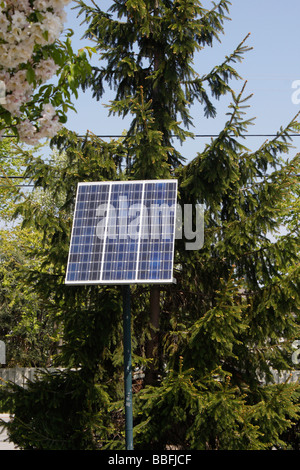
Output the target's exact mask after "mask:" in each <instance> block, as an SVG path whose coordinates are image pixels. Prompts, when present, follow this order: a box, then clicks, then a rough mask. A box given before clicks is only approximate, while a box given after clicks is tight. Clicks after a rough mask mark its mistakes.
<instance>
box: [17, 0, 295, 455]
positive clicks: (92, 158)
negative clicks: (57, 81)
mask: <svg viewBox="0 0 300 470" xmlns="http://www.w3.org/2000/svg"><path fill="white" fill-rule="evenodd" d="M77 3H78V6H79V14H81V15H86V16H85V22H86V24H87V30H86V35H87V37H90V38H92V39H93V40H94V42H95V48H96V50H97V51H98V53H99V56H100V59H101V60H102V62H101V66H99V67H94V68H93V73H92V75H91V76H90V77H89V79H88V80H86V81H85V82H84V83H83V88H84V89H88V88H90V89H91V90H92V92H93V94H94V97H95V99H100V98H101V97H102V96H103V93H104V91H105V89H106V85H107V86H111V87H112V88H114V89H115V91H116V95H115V99H114V101H113V102H112V103H111V104H110V111H111V113H117V114H118V115H119V116H120V117H124V116H126V115H128V114H129V113H131V114H132V117H133V118H132V122H131V126H130V128H129V129H128V132H127V133H126V134H124V137H123V138H122V139H120V140H117V141H114V140H112V141H111V142H109V143H106V142H103V141H100V140H99V139H97V138H96V137H95V136H91V135H87V136H86V138H85V139H83V140H82V139H80V138H79V137H78V136H76V135H75V134H74V133H70V132H67V131H64V132H62V133H61V134H60V135H59V136H58V137H57V138H56V139H54V140H53V145H56V146H57V147H58V148H59V149H60V150H62V151H64V152H65V155H66V162H65V165H64V167H63V168H59V170H58V169H57V168H55V167H51V166H46V165H45V164H44V163H43V162H42V161H37V160H35V159H32V160H30V161H29V164H28V167H27V175H28V176H30V177H31V178H33V180H35V181H36V184H37V185H40V186H42V187H45V188H47V189H48V190H50V191H52V194H53V195H56V196H59V197H58V199H56V208H57V210H54V211H53V212H52V213H51V220H49V218H48V220H47V219H46V217H45V218H44V219H43V218H41V217H40V215H41V211H40V210H39V211H37V212H36V213H34V211H33V210H32V208H31V207H30V205H29V203H28V201H27V202H25V203H24V204H22V205H21V206H20V208H19V214H21V215H22V216H23V217H24V220H25V221H26V222H27V223H33V224H37V223H39V225H40V228H41V229H43V230H44V232H45V235H46V242H47V245H45V247H46V248H45V250H46V251H47V255H46V251H45V253H44V254H43V255H45V262H46V264H45V266H46V267H47V269H45V271H44V272H43V273H42V276H41V273H37V274H36V278H35V279H36V282H37V283H38V282H39V283H40V284H42V286H43V295H45V297H47V296H49V295H50V293H51V292H52V294H54V295H55V298H56V299H57V305H59V309H58V310H59V315H60V318H63V324H64V338H65V344H64V347H63V351H62V355H60V357H59V358H58V359H59V361H60V363H61V364H62V363H63V364H64V365H66V366H68V367H77V368H79V369H78V371H76V372H74V371H69V375H68V374H67V373H65V374H66V375H65V376H63V377H62V376H60V375H59V376H58V378H57V380H56V381H54V382H53V385H52V386H53V394H52V395H51V393H49V390H50V387H49V380H50V379H49V378H48V377H46V379H45V384H46V385H45V389H46V390H47V393H46V394H45V395H44V397H46V399H44V401H43V402H42V403H41V401H40V400H41V398H39V397H40V396H41V394H40V387H43V383H37V384H36V385H34V384H32V385H31V387H32V389H31V392H32V397H33V398H32V400H33V401H34V402H35V400H37V401H38V403H39V407H36V408H35V413H36V414H35V417H34V420H33V422H34V424H35V425H37V424H39V423H40V414H39V411H38V410H39V409H41V406H42V407H45V406H49V407H50V404H51V406H52V408H51V411H52V413H55V410H57V409H58V410H61V409H63V407H64V405H65V402H64V398H63V397H64V395H63V393H62V398H61V403H60V405H59V406H58V404H57V393H56V391H57V390H58V389H59V390H65V391H66V393H68V396H71V397H72V399H73V401H72V400H70V403H69V405H70V408H69V409H68V411H69V413H70V416H71V412H72V406H73V407H74V408H73V409H75V410H76V416H77V417H78V419H77V421H76V419H73V418H74V414H73V415H72V419H71V418H70V424H71V425H72V426H74V424H75V423H76V426H77V428H76V430H81V434H80V432H79V431H78V433H77V434H76V435H75V433H73V434H72V429H71V428H68V429H67V435H68V436H70V437H69V442H68V446H72V445H77V446H79V447H80V446H85V448H87V447H88V448H92V447H98V448H99V447H100V448H112V447H114V448H118V449H121V448H122V447H123V446H124V443H123V437H124V436H123V435H122V432H123V421H122V418H121V415H120V409H121V408H122V404H121V403H122V381H121V371H122V369H121V364H122V342H121V338H122V331H121V330H122V323H121V303H120V291H119V290H118V288H100V287H76V288H75V287H74V288H72V289H70V288H68V287H66V286H64V285H63V279H64V276H63V275H64V270H65V265H66V259H67V251H68V240H69V236H70V227H71V217H72V210H73V207H74V197H75V192H76V183H77V182H78V181H93V180H94V179H95V176H97V179H99V178H100V179H103V180H105V179H108V180H110V179H111V180H117V179H150V178H155V179H156V178H157V179H158V178H168V177H170V178H174V177H176V178H177V179H178V180H179V194H178V199H179V202H180V204H181V205H182V206H183V205H184V204H192V205H193V207H195V206H196V204H199V203H200V204H203V205H204V207H205V212H204V214H205V220H204V229H205V232H204V233H205V240H204V245H203V247H202V248H201V249H200V250H186V249H185V248H186V246H185V241H186V240H184V239H182V240H178V241H177V244H176V252H175V273H174V274H175V277H176V281H177V283H176V285H174V286H170V287H168V286H167V287H162V288H161V289H160V292H159V296H158V295H157V294H158V293H157V291H154V290H153V289H151V288H149V287H147V286H146V287H145V286H137V287H135V288H134V289H133V290H132V310H133V325H132V340H133V348H134V355H133V358H134V365H135V366H138V367H140V368H141V367H145V370H146V377H147V370H149V368H150V370H151V372H152V374H151V380H147V381H146V382H144V383H141V384H139V387H138V388H135V389H134V391H135V393H134V425H135V427H134V442H135V448H136V449H152V450H154V449H161V450H166V449H168V448H169V446H176V448H177V449H223V450H232V449H240V450H249V449H250V450H255V449H270V448H273V447H276V448H292V447H293V443H290V442H289V440H288V437H287V436H288V435H289V434H288V430H289V429H290V428H292V429H295V428H293V426H294V425H295V423H297V420H298V413H299V386H298V384H295V383H291V382H286V383H280V384H276V383H274V371H282V370H293V368H294V364H293V363H292V360H291V357H292V343H293V341H294V340H295V339H297V338H298V335H299V322H298V320H299V300H300V299H299V292H300V289H299V254H298V252H299V224H298V221H297V214H298V211H299V201H298V199H297V198H298V195H299V182H298V181H299V179H298V177H297V175H299V166H300V161H299V156H298V155H296V156H292V158H289V155H290V153H291V154H292V152H293V150H292V146H291V142H290V135H291V134H292V133H294V132H299V123H298V122H297V118H295V119H292V120H291V122H290V123H289V124H287V125H286V126H285V127H283V128H281V129H279V130H278V133H277V135H276V137H275V138H274V139H273V140H271V141H266V142H265V143H264V144H263V145H262V146H261V147H260V148H259V149H257V150H255V151H252V150H250V149H248V148H247V147H246V146H245V145H244V141H243V136H244V135H245V134H246V133H247V131H248V128H249V126H250V125H251V124H252V119H251V118H249V117H247V115H246V111H247V109H248V107H249V100H250V97H249V96H247V95H246V87H245V85H244V84H241V85H240V91H239V92H236V91H234V90H233V86H232V79H239V75H238V72H237V71H236V70H235V69H234V67H233V66H234V64H235V63H236V62H238V61H239V60H241V59H242V57H243V55H244V53H245V52H246V51H247V50H248V49H249V48H248V47H247V46H246V42H245V40H246V39H245V40H243V41H241V43H240V44H239V45H238V46H237V48H236V49H235V50H234V51H233V53H232V54H231V55H230V56H228V57H226V58H225V59H224V62H223V63H222V64H221V65H219V66H216V67H214V68H213V70H211V71H209V72H203V75H202V76H199V74H198V73H197V72H196V70H195V69H194V66H193V60H194V59H195V56H196V54H198V53H199V54H200V56H201V50H202V49H203V48H204V47H207V46H211V45H212V44H213V42H214V40H216V39H217V40H219V39H220V36H221V34H222V32H223V28H224V22H225V21H226V18H227V15H228V14H229V5H230V3H229V2H228V1H227V0H221V1H219V2H218V3H212V5H211V9H207V8H204V7H203V6H202V4H201V2H199V1H197V0H176V1H166V0H161V1H160V0H128V1H124V0H118V1H114V2H112V6H111V8H110V9H109V11H107V12H104V11H102V10H101V8H100V6H98V5H97V4H96V3H95V2H93V6H88V5H86V4H85V2H84V1H82V0H79V1H78V2H77ZM225 94H230V96H231V105H230V106H229V110H228V120H227V122H226V124H225V126H224V129H223V130H222V131H221V132H220V133H219V135H218V137H216V138H214V139H212V140H211V142H209V143H208V144H207V145H206V147H205V149H204V150H203V152H201V153H199V154H197V156H196V157H195V158H194V159H192V160H191V161H190V162H188V163H186V162H185V159H184V156H182V155H181V153H180V151H179V150H178V149H177V148H175V144H174V142H175V139H179V141H184V140H185V139H186V138H190V137H192V134H191V132H190V127H191V126H192V125H193V120H192V117H191V115H190V106H191V105H192V104H194V103H197V102H198V103H199V104H200V106H201V109H202V110H203V113H204V116H206V117H212V118H213V117H214V116H215V114H216V108H215V105H214V99H218V98H220V97H221V96H222V95H225ZM176 142H177V140H176ZM55 175H56V178H55V177H54V176H55ZM57 177H58V178H57ZM46 220H47V221H46ZM42 224H44V227H42ZM49 226H50V227H51V230H49ZM282 226H285V227H286V228H287V234H284V235H281V233H280V232H279V233H278V232H276V231H278V230H279V229H280V227H282ZM270 235H272V236H273V237H274V239H273V238H270ZM49 270H50V275H49ZM38 280H39V281H38ZM42 280H43V282H42ZM45 280H47V282H45ZM45 286H46V287H45ZM157 298H159V310H160V314H159V316H156V317H155V321H156V324H155V328H153V327H151V325H150V323H151V322H150V316H151V313H150V312H151V311H152V313H153V312H154V313H155V311H154V310H153V309H152V310H151V308H152V306H153V304H154V305H155V307H156V309H157V306H158V304H157ZM156 313H157V310H156ZM100 319H101V321H100ZM152 320H154V318H152ZM149 345H150V347H149ZM147 346H148V347H149V348H148V353H147ZM153 346H155V347H153ZM149 351H150V353H151V354H150V355H149ZM66 377H69V379H67V378H66ZM95 382H96V383H97V387H96V388H95V387H94V385H95ZM18 393H19V395H18V396H19V401H18V400H17V403H18V405H19V404H20V403H22V404H23V405H24V401H25V400H24V398H22V397H23V396H22V392H20V391H19V392H18ZM26 393H27V392H26ZM28 393H29V392H28ZM54 396H55V400H54V399H53V397H54ZM14 397H16V392H15V395H14ZM78 397H82V398H83V399H82V413H81V414H80V413H77V411H78V410H79V408H78V407H79V403H78ZM84 397H87V398H84ZM26 400H27V402H28V400H29V398H28V396H27V395H26ZM14 411H15V414H16V415H17V416H20V418H21V419H22V421H23V422H26V420H28V416H27V415H26V416H24V413H23V414H22V411H21V407H20V406H18V407H17V409H16V407H15V408H14ZM16 411H17V413H16ZM68 411H67V410H66V413H68ZM26 413H27V411H26ZM92 416H93V417H96V418H97V420H98V421H97V423H96V422H94V421H93V420H92V419H91V417H92ZM31 419H32V418H31ZM62 422H64V423H66V419H65V415H64V419H58V420H57V421H56V424H57V423H60V424H59V426H60V428H59V429H60V431H59V433H58V430H57V427H54V426H53V423H51V422H49V426H48V428H47V426H46V423H45V421H44V422H43V429H42V430H43V433H44V434H45V435H47V439H46V440H45V442H46V444H47V445H48V446H50V445H51V446H52V447H51V448H63V446H64V440H63V431H62V430H64V432H65V434H66V431H65V428H64V426H63V424H62ZM16 423H17V421H15V424H12V431H11V432H12V433H15V436H16V438H18V437H20V435H19V434H18V428H17V424H16ZM13 426H15V427H13ZM59 426H58V427H59ZM84 429H85V431H84ZM54 430H55V432H56V436H57V434H58V435H59V439H58V440H56V441H55V439H53V435H54ZM20 434H21V435H22V437H21V443H22V444H23V445H25V446H26V445H27V446H28V445H29V443H28V441H27V442H26V439H25V440H24V435H23V434H22V433H20ZM51 436H52V438H51ZM51 439H52V440H51ZM58 441H59V442H58ZM43 445H45V444H44V443H43V442H41V441H38V439H35V441H34V447H35V448H38V447H39V446H40V447H43ZM43 448H45V447H43ZM46 448H47V447H46ZM68 448H70V447H68Z"/></svg>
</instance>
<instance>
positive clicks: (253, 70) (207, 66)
mask: <svg viewBox="0 0 300 470" xmlns="http://www.w3.org/2000/svg"><path fill="white" fill-rule="evenodd" d="M98 2H99V3H98V4H99V5H100V6H102V8H103V9H104V10H105V9H106V6H107V5H108V4H110V2H109V0H104V1H102V2H101V1H99V0H98ZM86 3H88V4H90V3H91V2H90V1H89V0H87V2H86ZM203 4H205V5H210V2H209V0H206V1H205V2H203ZM73 6H74V2H71V3H70V5H69V6H68V7H67V15H68V16H67V18H68V20H67V23H66V28H71V29H73V31H74V33H75V34H74V37H73V47H74V49H75V50H76V49H78V48H80V47H83V46H85V45H91V43H90V42H89V41H87V40H82V39H81V37H82V34H83V32H84V26H83V27H81V26H80V22H81V20H82V19H83V18H82V19H81V18H77V11H72V7H73ZM299 13H300V5H299V0H286V1H285V2H283V1H279V0H277V1H274V0H232V5H231V8H230V18H231V20H230V21H227V22H225V34H224V35H223V36H221V41H222V42H221V44H220V43H218V42H216V43H215V45H214V47H213V48H207V49H205V50H204V51H202V52H201V53H200V54H199V55H197V57H196V58H195V68H196V69H197V71H199V72H200V73H201V74H204V73H207V72H209V71H210V70H211V68H212V67H213V66H215V65H217V64H219V63H221V62H222V61H223V60H224V57H225V56H226V55H228V54H230V53H231V52H232V51H233V50H234V49H235V47H236V46H237V45H238V44H239V43H240V42H241V41H242V40H243V39H244V37H245V36H246V35H247V34H248V33H249V32H250V33H251V35H250V37H249V38H248V40H247V43H246V44H247V45H248V46H250V47H252V48H253V50H251V51H250V52H247V53H246V55H245V58H244V60H243V62H242V63H239V64H237V65H236V69H237V71H238V72H239V74H240V75H241V76H242V78H243V80H247V86H246V91H245V95H246V94H252V93H253V97H252V98H251V100H250V101H248V104H250V105H251V106H250V108H249V109H248V111H247V117H249V118H252V117H255V118H256V120H255V125H254V126H251V127H250V128H249V133H252V134H274V133H276V131H277V130H278V129H279V128H280V126H285V125H286V124H288V122H289V121H290V120H291V119H292V118H293V117H294V116H295V115H296V114H297V112H298V111H300V104H297V100H295V99H294V101H293V99H292V98H293V96H294V98H300V57H299V55H300V54H299V51H300V28H299ZM297 80H299V83H298V84H297V82H296V81H297ZM293 83H294V86H295V85H296V86H297V88H292V86H293ZM242 85H243V82H242V81H238V82H234V88H235V90H237V91H238V90H239V89H240V88H241V87H242ZM297 89H299V93H298V94H297ZM110 99H112V95H111V93H110V92H108V93H107V94H105V95H104V97H103V99H102V100H101V101H100V102H96V101H95V100H93V99H92V98H91V94H90V93H89V92H86V93H84V94H83V93H80V97H79V99H78V100H77V101H74V104H75V107H76V109H77V114H75V113H74V112H70V113H69V119H68V122H67V124H66V127H67V128H69V129H71V130H74V131H76V132H78V133H80V134H83V133H85V132H86V131H87V130H90V131H92V132H93V133H95V134H100V135H103V134H120V133H122V131H123V130H124V129H126V127H127V123H126V121H125V122H124V121H123V120H122V119H120V118H118V117H110V118H108V117H107V109H106V108H105V106H104V104H107V103H108V102H109V100H110ZM299 101H300V100H299ZM228 104H229V100H228V99H227V98H222V99H221V100H220V101H219V102H217V103H216V107H217V111H218V115H217V118H215V119H206V118H205V117H204V116H203V110H202V109H201V107H200V106H198V105H197V107H196V106H195V107H194V108H193V110H192V115H193V118H194V126H195V127H194V129H191V130H192V131H193V132H194V133H195V134H216V133H218V132H219V131H220V130H221V129H222V126H223V124H224V122H225V120H226V113H227V112H228V108H227V106H228ZM264 140H265V138H254V137H249V138H247V139H246V140H245V145H247V146H248V147H249V148H250V149H252V150H255V149H256V148H257V147H259V146H260V144H261V143H262V142H263V141H264ZM208 141H209V138H196V139H194V140H189V141H187V142H186V143H185V144H184V146H183V147H182V148H181V151H182V153H183V154H184V156H185V157H186V158H187V159H188V160H190V159H191V158H193V157H194V156H195V155H196V153H197V152H198V151H201V149H203V147H204V145H205V143H206V142H208ZM294 145H295V146H296V149H295V151H293V152H292V154H293V153H296V151H298V150H300V137H296V138H295V140H294Z"/></svg>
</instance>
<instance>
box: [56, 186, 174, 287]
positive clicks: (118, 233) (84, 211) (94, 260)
mask: <svg viewBox="0 0 300 470" xmlns="http://www.w3.org/2000/svg"><path fill="white" fill-rule="evenodd" d="M176 201H177V180H152V181H149V180H148V181H122V182H109V181H107V182H96V183H79V184H78V189H77V197H76V204H75V213H74V220H73V228H72V235H71V242H70V250H69V258H68V265H67V273H66V279H65V282H66V284H132V283H169V282H173V281H174V279H173V258H174V242H175V220H176Z"/></svg>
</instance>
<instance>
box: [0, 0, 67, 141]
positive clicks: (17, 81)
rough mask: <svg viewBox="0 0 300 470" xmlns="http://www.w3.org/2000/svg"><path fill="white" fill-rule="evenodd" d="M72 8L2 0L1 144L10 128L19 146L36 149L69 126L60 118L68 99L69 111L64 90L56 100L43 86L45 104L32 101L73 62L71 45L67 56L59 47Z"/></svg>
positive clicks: (44, 0) (56, 0) (63, 1)
mask: <svg viewBox="0 0 300 470" xmlns="http://www.w3.org/2000/svg"><path fill="white" fill-rule="evenodd" d="M69 2H70V0H51V1H50V0H5V1H1V0H0V6H1V12H0V81H1V82H2V83H1V82H0V83H1V84H2V88H4V90H5V94H4V96H3V90H2V96H1V101H0V111H1V106H2V109H3V110H4V114H3V116H2V120H1V121H0V138H1V134H3V132H4V130H5V129H6V128H7V127H10V128H11V129H12V131H13V132H14V133H15V134H16V135H17V137H18V138H19V140H20V141H22V142H25V143H28V144H31V145H36V144H37V143H38V142H39V140H40V139H42V138H45V137H49V138H51V137H53V136H54V135H56V134H57V132H58V131H59V129H60V127H61V125H62V123H63V122H64V121H65V115H64V112H61V113H60V115H59V112H58V111H57V109H56V107H57V106H59V105H60V104H63V103H64V98H65V99H66V101H67V104H66V105H65V106H63V109H64V110H66V109H67V108H68V107H70V102H69V96H70V94H69V93H68V92H67V90H66V89H65V90H64V89H63V91H60V93H58V91H57V90H56V95H53V94H51V90H52V91H53V87H52V88H51V87H50V88H49V87H47V86H46V85H45V86H44V87H43V92H44V95H43V99H42V101H43V103H42V104H39V103H38V101H37V99H34V96H33V95H34V91H35V90H36V89H37V88H39V87H41V85H43V84H45V83H46V82H47V81H48V80H49V79H50V78H51V77H52V76H54V75H55V74H57V73H58V72H59V71H60V70H61V69H64V68H65V66H66V63H67V62H68V61H69V62H70V60H72V54H71V53H70V50H71V48H70V44H69V43H68V47H65V51H64V50H63V49H62V43H60V45H59V46H57V44H58V39H59V37H60V35H61V33H62V31H63V27H64V22H65V20H66V12H65V11H64V7H65V6H66V5H67V4H68V3H69ZM56 46H57V47H60V48H61V51H60V52H59V51H57V50H56ZM73 59H74V56H73ZM73 91H74V90H73ZM64 92H65V93H64ZM64 95H65V96H64ZM50 101H52V102H50ZM1 114H2V113H1Z"/></svg>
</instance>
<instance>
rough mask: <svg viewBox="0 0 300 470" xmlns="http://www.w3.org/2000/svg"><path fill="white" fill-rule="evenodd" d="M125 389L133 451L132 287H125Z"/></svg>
mask: <svg viewBox="0 0 300 470" xmlns="http://www.w3.org/2000/svg"><path fill="white" fill-rule="evenodd" d="M123 338H124V389H125V397H124V398H125V443H126V450H133V412H132V364H131V312H130V286H129V285H128V286H124V287H123Z"/></svg>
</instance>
